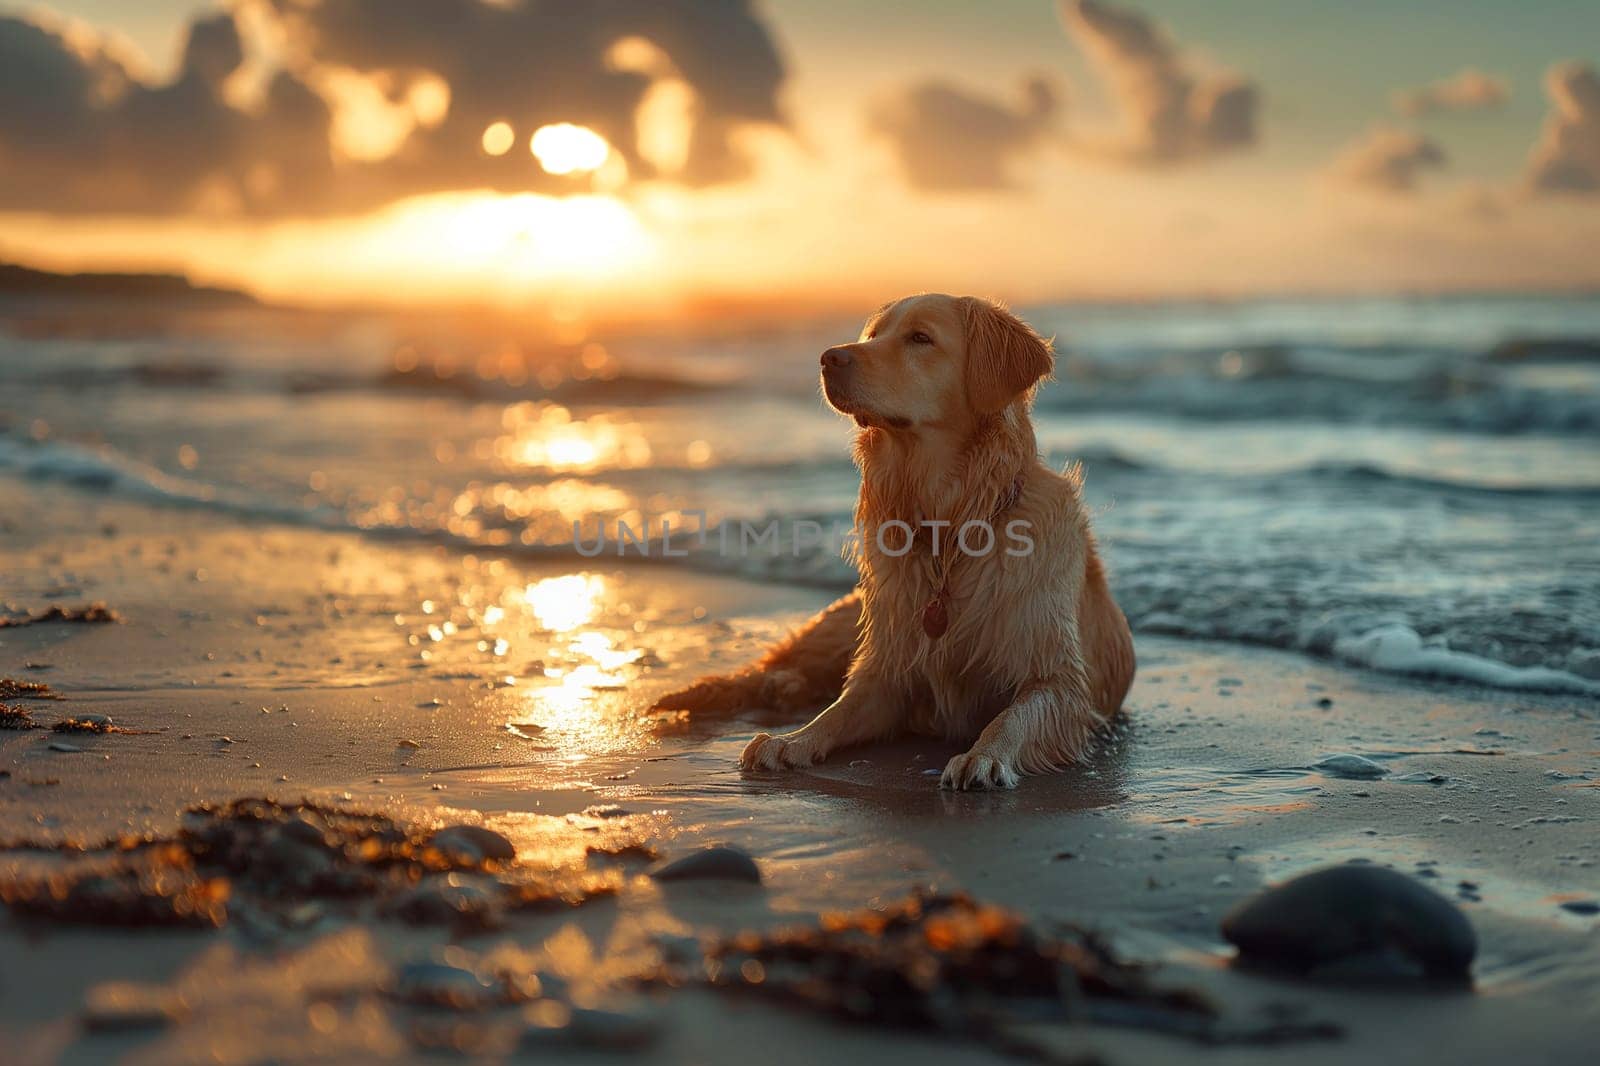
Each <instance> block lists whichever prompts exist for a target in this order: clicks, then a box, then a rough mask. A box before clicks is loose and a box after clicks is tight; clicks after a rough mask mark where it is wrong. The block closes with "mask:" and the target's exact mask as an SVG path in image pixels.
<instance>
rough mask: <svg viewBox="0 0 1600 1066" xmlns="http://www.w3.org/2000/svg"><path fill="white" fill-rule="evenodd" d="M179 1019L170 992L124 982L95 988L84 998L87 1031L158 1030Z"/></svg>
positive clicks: (176, 1003)
mask: <svg viewBox="0 0 1600 1066" xmlns="http://www.w3.org/2000/svg"><path fill="white" fill-rule="evenodd" d="M182 1016H183V1008H182V1004H181V1003H180V1002H179V1001H178V999H177V998H176V997H175V996H173V995H172V994H171V993H170V992H167V991H165V990H164V989H160V988H152V987H147V986H144V985H138V984H133V983H131V982H126V981H113V982H109V983H107V984H103V985H96V986H95V987H94V988H91V989H90V990H89V994H88V995H87V996H85V997H84V1005H83V1026H84V1028H85V1029H88V1030H89V1031H90V1032H96V1033H114V1032H127V1031H129V1030H133V1029H159V1028H163V1027H165V1026H168V1025H171V1024H172V1023H173V1022H175V1021H177V1020H178V1019H179V1018H181V1017H182Z"/></svg>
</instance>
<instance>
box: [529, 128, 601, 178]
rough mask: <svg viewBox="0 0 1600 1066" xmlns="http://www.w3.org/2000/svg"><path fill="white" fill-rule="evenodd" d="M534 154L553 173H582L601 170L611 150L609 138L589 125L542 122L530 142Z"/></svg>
mask: <svg viewBox="0 0 1600 1066" xmlns="http://www.w3.org/2000/svg"><path fill="white" fill-rule="evenodd" d="M529 148H530V149H531V150H532V152H533V157H534V158H535V159H537V160H538V161H539V165H540V166H541V167H543V168H544V169H545V170H546V171H547V172H548V173H551V174H582V173H587V172H588V171H591V170H598V169H600V166H601V165H602V164H603V163H605V161H606V156H608V155H609V154H611V146H610V145H608V144H606V139H605V138H604V137H602V136H600V135H599V134H598V133H596V132H595V131H594V130H592V129H590V128H589V127H587V126H577V125H574V124H572V123H571V122H558V123H556V124H555V125H552V126H540V127H539V128H538V129H537V130H536V131H534V134H533V140H532V141H530V142H529Z"/></svg>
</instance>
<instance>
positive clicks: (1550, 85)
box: [1525, 61, 1600, 195]
mask: <svg viewBox="0 0 1600 1066" xmlns="http://www.w3.org/2000/svg"><path fill="white" fill-rule="evenodd" d="M1544 86H1545V92H1547V93H1548V94H1549V95H1550V100H1551V103H1552V104H1553V105H1554V106H1553V108H1552V110H1551V112H1550V116H1549V117H1548V118H1546V119H1545V123H1544V131H1543V132H1542V133H1541V134H1540V136H1539V141H1538V143H1537V144H1535V145H1534V147H1533V151H1532V153H1531V154H1530V155H1529V156H1528V166H1527V172H1526V175H1525V181H1526V183H1527V186H1528V188H1529V189H1530V190H1531V191H1532V192H1534V193H1536V194H1549V193H1575V194H1586V195H1594V194H1596V193H1600V78H1596V77H1595V72H1594V68H1593V67H1591V66H1589V65H1588V64H1587V63H1580V62H1577V61H1573V62H1568V63H1559V64H1557V65H1556V66H1554V67H1551V68H1550V70H1549V72H1548V73H1547V74H1546V75H1545V79H1544Z"/></svg>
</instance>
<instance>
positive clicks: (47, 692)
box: [0, 677, 63, 700]
mask: <svg viewBox="0 0 1600 1066" xmlns="http://www.w3.org/2000/svg"><path fill="white" fill-rule="evenodd" d="M62 698H63V697H62V696H61V695H60V694H59V693H57V692H56V690H55V689H53V688H51V687H50V686H49V685H47V684H45V683H44V682H43V681H19V680H17V679H16V678H14V677H0V700H59V699H62Z"/></svg>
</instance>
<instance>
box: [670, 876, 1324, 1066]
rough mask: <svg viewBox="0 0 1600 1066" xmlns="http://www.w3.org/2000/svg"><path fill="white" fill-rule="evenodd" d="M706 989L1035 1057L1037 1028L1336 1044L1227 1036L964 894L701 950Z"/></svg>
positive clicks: (1199, 1006)
mask: <svg viewBox="0 0 1600 1066" xmlns="http://www.w3.org/2000/svg"><path fill="white" fill-rule="evenodd" d="M698 963H699V969H700V972H699V973H698V974H695V973H689V974H687V975H686V974H684V973H682V972H675V971H673V970H671V968H670V967H669V968H667V969H666V970H664V971H663V973H662V974H660V975H656V976H655V977H654V978H652V981H656V980H664V981H665V982H666V983H668V984H673V985H676V984H678V983H681V982H683V981H686V980H698V981H700V982H703V983H704V984H707V985H709V986H711V987H712V988H715V989H718V990H720V991H724V992H727V993H737V994H743V995H753V996H760V997H763V998H766V999H769V1000H775V1001H777V1002H779V1003H782V1004H786V1005H789V1006H793V1007H798V1008H802V1009H807V1010H812V1011H817V1012H820V1013H823V1014H827V1015H829V1016H832V1017H835V1018H839V1019H841V1020H845V1021H850V1022H856V1023H863V1024H872V1025H876V1026H886V1027H891V1028H905V1029H913V1030H916V1031H921V1032H926V1031H929V1030H937V1031H942V1032H945V1033H948V1034H951V1035H954V1036H958V1037H961V1038H964V1039H969V1040H973V1041H975V1042H979V1043H983V1044H985V1045H987V1046H989V1047H990V1048H992V1049H993V1050H996V1051H1000V1052H1004V1053H1007V1054H1014V1055H1022V1056H1025V1057H1044V1058H1058V1057H1059V1055H1058V1054H1057V1053H1056V1052H1055V1051H1054V1050H1053V1049H1052V1048H1050V1047H1049V1046H1048V1045H1047V1044H1043V1043H1039V1042H1037V1041H1035V1040H1033V1039H1031V1038H1028V1037H1025V1036H1024V1035H1023V1034H1022V1032H1021V1027H1024V1026H1028V1025H1031V1024H1034V1023H1038V1022H1054V1023H1058V1024H1068V1025H1070V1024H1075V1023H1085V1024H1093V1025H1109V1026H1133V1027H1137V1028H1140V1029H1143V1030H1147V1031H1156V1032H1161V1033H1163V1034H1166V1035H1172V1036H1179V1037H1183V1038H1185V1039H1190V1040H1195V1041H1198V1042H1201V1043H1210V1044H1217V1043H1264V1042H1276V1041H1281V1040H1292V1039H1321V1038H1327V1037H1331V1036H1336V1035H1338V1031H1337V1030H1336V1029H1334V1028H1333V1027H1330V1026H1326V1025H1320V1024H1305V1025H1298V1024H1289V1023H1284V1022H1275V1023H1273V1024H1271V1025H1269V1026H1267V1027H1265V1028H1262V1027H1254V1028H1252V1027H1245V1028H1239V1027H1236V1026H1232V1025H1229V1024H1227V1023H1224V1022H1223V1021H1222V1020H1221V1019H1220V1018H1219V1012H1218V1010H1217V1008H1216V1007H1215V1006H1214V1005H1212V1004H1211V1003H1210V1002H1209V1001H1208V1000H1207V999H1206V998H1205V997H1203V996H1202V995H1201V994H1200V993H1199V992H1197V991H1194V990H1191V989H1185V988H1166V987H1162V986H1160V985H1158V984H1157V983H1155V982H1154V981H1153V980H1152V979H1151V974H1150V971H1149V969H1148V968H1146V967H1144V966H1142V965H1139V964H1136V963H1130V962H1126V961H1123V960H1121V959H1119V958H1117V957H1116V955H1115V954H1114V953H1113V952H1112V950H1111V948H1110V946H1109V945H1108V944H1107V943H1106V942H1105V941H1103V940H1102V939H1101V938H1099V937H1098V936H1096V935H1095V934H1093V933H1092V932H1090V931H1086V930H1083V929H1078V928H1075V927H1064V928H1063V929H1062V930H1061V931H1060V932H1059V934H1058V935H1046V934H1044V933H1042V932H1040V931H1039V930H1037V929H1035V928H1034V927H1032V926H1031V925H1029V924H1028V923H1027V922H1025V921H1024V920H1023V919H1022V918H1021V917H1020V916H1019V915H1017V914H1015V913H1013V912H1011V911H1008V910H1006V909H1004V908H1001V907H997V906H994V905H992V904H986V903H981V902H979V901H977V900H974V899H973V898H972V897H970V896H967V895H964V894H953V895H940V894H933V893H925V892H919V893H914V894H912V895H910V896H907V897H906V898H904V899H902V900H900V901H899V902H896V903H893V904H891V905H889V906H887V907H885V908H883V909H873V910H864V911H857V912H854V913H845V914H827V915H823V916H822V917H821V918H820V919H819V921H818V922H817V924H815V925H808V926H800V927H791V928H783V929H777V930H769V931H763V932H744V933H740V934H738V935H735V936H732V937H728V938H725V939H722V940H719V941H715V942H713V943H712V944H710V945H709V946H708V947H705V948H704V949H703V954H702V957H701V958H700V959H699V960H698Z"/></svg>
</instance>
